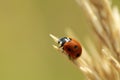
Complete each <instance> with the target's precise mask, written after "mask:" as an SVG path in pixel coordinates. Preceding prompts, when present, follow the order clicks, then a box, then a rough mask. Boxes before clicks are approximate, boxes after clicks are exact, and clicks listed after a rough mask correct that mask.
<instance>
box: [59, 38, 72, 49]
mask: <svg viewBox="0 0 120 80" xmlns="http://www.w3.org/2000/svg"><path fill="white" fill-rule="evenodd" d="M69 41H71V38H68V37H62V38H60V39H59V41H58V44H59V45H60V47H62V46H63V45H64V44H65V43H66V42H69Z"/></svg>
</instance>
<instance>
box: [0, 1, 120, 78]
mask: <svg viewBox="0 0 120 80" xmlns="http://www.w3.org/2000/svg"><path fill="white" fill-rule="evenodd" d="M113 3H114V4H116V5H118V6H119V5H120V1H119V0H114V2H113ZM119 7H120V6H119ZM119 9H120V8H119ZM68 27H69V28H71V29H72V30H73V31H74V32H75V33H76V35H77V36H78V38H79V39H80V40H81V42H82V43H84V38H85V37H86V36H88V34H89V33H90V30H89V28H90V27H89V26H88V24H87V22H86V18H85V16H84V13H83V12H82V10H81V8H80V7H79V5H78V4H77V3H76V2H75V1H74V0H1V1H0V80H84V79H85V78H84V76H83V74H82V73H81V72H80V71H79V70H78V69H77V68H76V67H75V66H74V65H73V64H72V63H71V62H70V61H69V60H68V59H67V58H65V57H63V55H61V54H60V53H59V52H57V51H56V50H55V49H54V48H53V47H52V46H51V45H52V44H54V42H53V40H52V39H51V38H50V37H49V34H50V33H52V34H54V35H56V36H58V37H62V36H66V34H65V29H66V28H68Z"/></svg>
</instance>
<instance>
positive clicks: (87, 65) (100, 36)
mask: <svg viewBox="0 0 120 80" xmlns="http://www.w3.org/2000/svg"><path fill="white" fill-rule="evenodd" d="M76 1H77V3H78V4H79V5H80V7H81V8H82V9H83V11H84V13H85V14H86V16H87V18H88V20H89V23H90V24H91V28H92V29H93V32H94V33H95V34H94V36H97V37H96V40H97V43H98V44H94V42H92V41H89V40H88V39H86V43H87V46H89V47H88V48H89V51H88V50H86V49H85V48H84V46H83V47H82V49H83V50H82V55H81V56H80V57H79V58H78V59H76V60H71V61H72V62H73V63H74V64H75V65H76V66H77V67H78V68H79V69H80V70H81V71H82V72H83V73H84V74H85V76H86V78H87V80H120V14H119V12H118V8H117V7H113V8H111V2H110V0H76ZM50 36H51V37H52V38H53V39H54V40H55V42H58V38H57V37H55V36H53V35H52V34H50ZM94 36H93V37H94ZM53 47H54V48H56V49H57V50H59V47H57V46H53Z"/></svg>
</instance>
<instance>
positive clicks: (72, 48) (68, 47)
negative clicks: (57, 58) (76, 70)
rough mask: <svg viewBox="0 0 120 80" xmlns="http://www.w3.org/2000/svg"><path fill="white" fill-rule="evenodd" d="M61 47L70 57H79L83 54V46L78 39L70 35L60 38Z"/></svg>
mask: <svg viewBox="0 0 120 80" xmlns="http://www.w3.org/2000/svg"><path fill="white" fill-rule="evenodd" d="M58 44H59V45H60V47H59V48H62V49H63V51H65V53H66V54H67V55H68V57H69V58H70V59H73V60H74V59H77V58H78V57H80V56H81V53H82V48H81V45H80V44H79V42H78V41H76V40H75V39H72V38H69V37H62V38H60V39H59V40H58Z"/></svg>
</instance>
